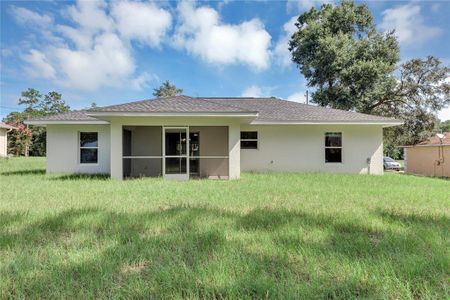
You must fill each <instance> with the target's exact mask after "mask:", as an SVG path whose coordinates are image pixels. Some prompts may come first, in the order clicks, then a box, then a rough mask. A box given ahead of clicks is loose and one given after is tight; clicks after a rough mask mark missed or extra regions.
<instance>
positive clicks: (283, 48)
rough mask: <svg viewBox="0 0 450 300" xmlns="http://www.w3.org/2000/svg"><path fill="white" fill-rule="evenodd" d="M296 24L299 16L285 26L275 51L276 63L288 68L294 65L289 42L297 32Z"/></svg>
mask: <svg viewBox="0 0 450 300" xmlns="http://www.w3.org/2000/svg"><path fill="white" fill-rule="evenodd" d="M296 22H297V16H294V17H292V18H291V19H290V20H289V21H288V22H286V23H285V24H284V25H283V34H282V35H281V37H280V39H279V40H278V42H277V44H276V46H275V49H274V56H275V61H276V62H277V63H278V64H280V65H282V66H288V65H290V64H292V61H291V57H292V56H291V52H290V51H289V40H290V39H291V36H292V35H293V34H294V33H295V32H296V31H297V27H296V26H295V23H296Z"/></svg>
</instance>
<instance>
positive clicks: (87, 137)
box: [80, 132, 98, 147]
mask: <svg viewBox="0 0 450 300" xmlns="http://www.w3.org/2000/svg"><path fill="white" fill-rule="evenodd" d="M80 147H98V133H97V132H80Z"/></svg>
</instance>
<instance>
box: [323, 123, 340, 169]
mask: <svg viewBox="0 0 450 300" xmlns="http://www.w3.org/2000/svg"><path fill="white" fill-rule="evenodd" d="M333 133H334V134H336V133H339V134H340V135H341V146H327V134H333ZM323 136H324V140H323V141H324V144H325V153H324V154H325V156H324V160H325V163H326V164H342V163H344V134H343V133H342V131H326V132H325V133H324V135H323ZM327 149H341V161H337V162H332V161H326V157H327V156H326V152H327Z"/></svg>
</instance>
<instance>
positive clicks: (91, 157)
mask: <svg viewBox="0 0 450 300" xmlns="http://www.w3.org/2000/svg"><path fill="white" fill-rule="evenodd" d="M97 160H98V149H96V148H81V149H80V163H82V164H96V163H97Z"/></svg>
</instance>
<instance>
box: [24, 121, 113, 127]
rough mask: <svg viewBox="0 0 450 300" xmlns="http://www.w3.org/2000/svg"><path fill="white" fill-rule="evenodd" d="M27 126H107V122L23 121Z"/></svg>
mask: <svg viewBox="0 0 450 300" xmlns="http://www.w3.org/2000/svg"><path fill="white" fill-rule="evenodd" d="M24 123H25V124H28V125H43V126H44V125H77V124H80V125H104V124H109V122H108V121H102V120H98V121H25V122H24Z"/></svg>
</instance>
